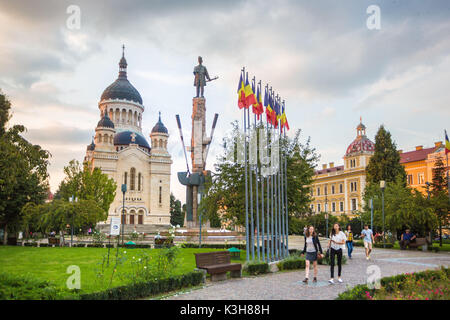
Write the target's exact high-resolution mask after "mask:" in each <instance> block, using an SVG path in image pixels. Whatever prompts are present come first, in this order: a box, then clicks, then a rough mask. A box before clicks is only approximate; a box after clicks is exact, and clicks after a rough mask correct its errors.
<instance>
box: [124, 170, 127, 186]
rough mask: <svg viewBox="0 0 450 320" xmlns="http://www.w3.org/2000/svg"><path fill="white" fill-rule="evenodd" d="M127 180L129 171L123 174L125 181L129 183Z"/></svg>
mask: <svg viewBox="0 0 450 320" xmlns="http://www.w3.org/2000/svg"><path fill="white" fill-rule="evenodd" d="M127 180H128V172H125V174H124V176H123V183H124V184H127Z"/></svg>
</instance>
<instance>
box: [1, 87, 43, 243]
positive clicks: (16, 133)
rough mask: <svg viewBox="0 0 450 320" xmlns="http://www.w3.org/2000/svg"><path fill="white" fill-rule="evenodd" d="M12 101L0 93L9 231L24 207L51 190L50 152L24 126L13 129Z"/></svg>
mask: <svg viewBox="0 0 450 320" xmlns="http://www.w3.org/2000/svg"><path fill="white" fill-rule="evenodd" d="M10 108H11V103H10V102H9V101H8V99H7V98H6V96H5V95H4V94H2V93H1V92H0V224H1V225H2V226H3V227H4V229H5V231H6V232H5V233H4V243H5V244H6V239H7V232H8V231H10V232H14V231H16V230H17V229H18V228H19V227H20V224H21V209H22V208H23V206H24V205H25V204H26V203H28V202H32V203H35V204H41V203H43V202H44V200H45V199H46V198H47V195H48V192H49V185H48V173H47V166H48V164H49V161H48V160H49V158H50V153H49V152H48V151H46V150H43V149H42V148H41V147H40V146H38V145H33V144H32V143H30V142H29V141H27V140H26V139H25V138H23V137H22V133H23V132H25V131H26V129H25V127H24V126H22V125H14V126H12V127H10V128H8V127H7V123H8V121H9V119H10V117H11V116H10V113H9V112H10Z"/></svg>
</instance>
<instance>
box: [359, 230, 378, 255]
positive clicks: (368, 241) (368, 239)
mask: <svg viewBox="0 0 450 320" xmlns="http://www.w3.org/2000/svg"><path fill="white" fill-rule="evenodd" d="M361 237H364V248H365V249H366V260H369V259H370V253H371V252H372V244H373V242H374V241H375V240H374V238H373V232H372V230H371V229H369V226H368V225H367V224H365V225H364V230H363V231H361Z"/></svg>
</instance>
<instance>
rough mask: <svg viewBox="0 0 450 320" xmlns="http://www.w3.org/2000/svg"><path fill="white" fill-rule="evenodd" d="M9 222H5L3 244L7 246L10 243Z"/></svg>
mask: <svg viewBox="0 0 450 320" xmlns="http://www.w3.org/2000/svg"><path fill="white" fill-rule="evenodd" d="M7 230H8V224H7V223H5V232H4V233H3V245H4V246H6V245H7V244H8V231H7Z"/></svg>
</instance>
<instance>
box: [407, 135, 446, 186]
mask: <svg viewBox="0 0 450 320" xmlns="http://www.w3.org/2000/svg"><path fill="white" fill-rule="evenodd" d="M399 152H400V163H401V164H402V165H403V167H404V168H405V171H406V179H407V183H408V185H409V186H410V187H412V188H414V189H417V190H419V191H421V192H422V193H424V194H426V192H427V186H426V183H427V182H429V183H431V182H432V181H433V169H434V168H435V166H436V165H435V163H436V161H437V159H438V158H441V159H442V161H443V162H444V165H446V158H445V147H444V144H443V143H442V141H438V142H435V143H434V147H431V148H423V146H417V147H416V150H413V151H408V152H402V150H400V151H399ZM447 170H448V168H447Z"/></svg>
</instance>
